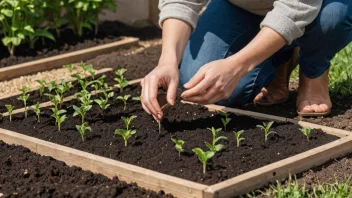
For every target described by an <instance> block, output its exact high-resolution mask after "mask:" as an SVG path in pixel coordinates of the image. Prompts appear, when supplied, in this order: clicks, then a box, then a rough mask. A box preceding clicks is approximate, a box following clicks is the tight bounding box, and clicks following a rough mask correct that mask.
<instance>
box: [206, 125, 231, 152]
mask: <svg viewBox="0 0 352 198" xmlns="http://www.w3.org/2000/svg"><path fill="white" fill-rule="evenodd" d="M208 130H209V131H211V133H212V134H213V141H212V143H211V144H210V143H209V142H204V144H205V146H207V147H208V148H209V150H210V151H213V152H214V153H215V152H219V151H221V150H222V149H223V148H224V147H225V146H224V145H223V144H216V143H217V142H218V141H220V140H227V137H225V136H219V137H218V133H219V132H220V131H221V130H222V129H221V128H219V129H215V128H214V127H212V128H211V129H210V128H208Z"/></svg>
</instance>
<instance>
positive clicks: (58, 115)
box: [51, 107, 67, 132]
mask: <svg viewBox="0 0 352 198" xmlns="http://www.w3.org/2000/svg"><path fill="white" fill-rule="evenodd" d="M51 111H52V112H53V114H52V115H51V117H53V118H55V124H57V128H58V131H59V132H60V131H61V123H63V122H64V121H65V120H66V119H67V117H66V114H65V113H66V110H65V109H61V110H58V109H57V108H55V107H54V108H51Z"/></svg>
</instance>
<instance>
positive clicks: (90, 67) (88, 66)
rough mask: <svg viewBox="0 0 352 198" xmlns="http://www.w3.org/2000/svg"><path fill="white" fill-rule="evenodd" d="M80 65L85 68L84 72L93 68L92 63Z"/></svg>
mask: <svg viewBox="0 0 352 198" xmlns="http://www.w3.org/2000/svg"><path fill="white" fill-rule="evenodd" d="M79 66H80V67H81V68H82V69H83V71H84V72H88V71H89V70H91V69H93V66H92V65H88V64H86V63H80V64H79Z"/></svg>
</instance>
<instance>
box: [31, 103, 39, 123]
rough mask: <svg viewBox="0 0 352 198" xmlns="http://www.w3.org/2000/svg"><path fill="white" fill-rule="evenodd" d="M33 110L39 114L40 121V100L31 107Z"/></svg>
mask: <svg viewBox="0 0 352 198" xmlns="http://www.w3.org/2000/svg"><path fill="white" fill-rule="evenodd" d="M31 110H32V111H34V113H35V115H37V121H38V122H40V105H39V102H37V104H35V106H34V108H33V107H31Z"/></svg>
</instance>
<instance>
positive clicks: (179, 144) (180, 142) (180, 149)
mask: <svg viewBox="0 0 352 198" xmlns="http://www.w3.org/2000/svg"><path fill="white" fill-rule="evenodd" d="M171 140H172V141H173V142H174V143H175V149H176V150H177V152H178V156H179V157H180V156H181V153H182V152H184V151H185V150H184V149H183V145H184V144H185V142H184V141H183V140H179V139H176V138H171Z"/></svg>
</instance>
